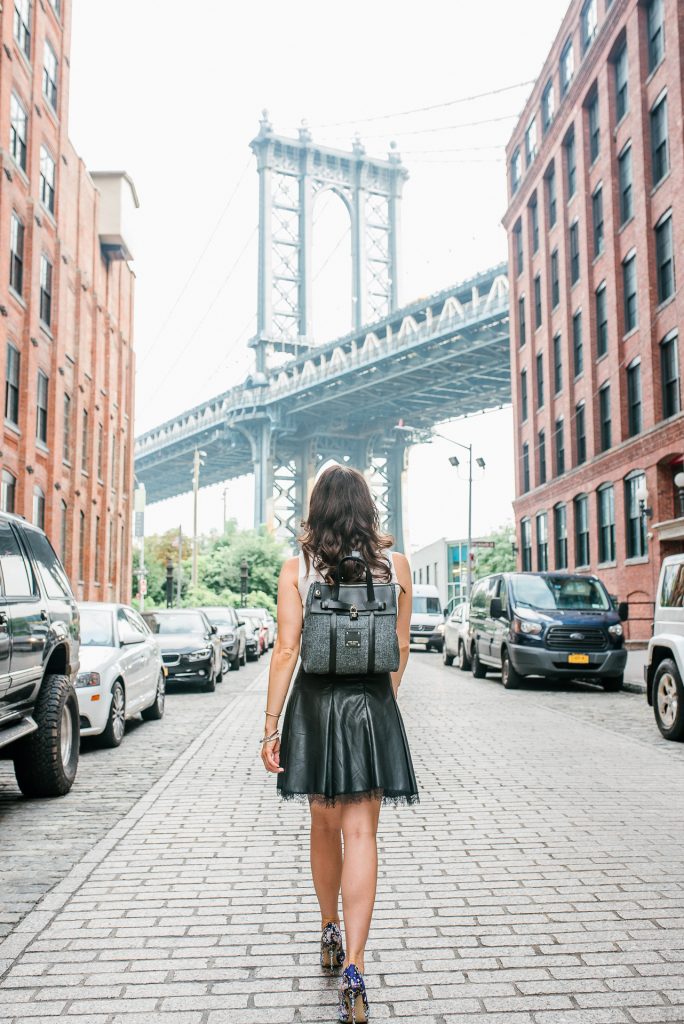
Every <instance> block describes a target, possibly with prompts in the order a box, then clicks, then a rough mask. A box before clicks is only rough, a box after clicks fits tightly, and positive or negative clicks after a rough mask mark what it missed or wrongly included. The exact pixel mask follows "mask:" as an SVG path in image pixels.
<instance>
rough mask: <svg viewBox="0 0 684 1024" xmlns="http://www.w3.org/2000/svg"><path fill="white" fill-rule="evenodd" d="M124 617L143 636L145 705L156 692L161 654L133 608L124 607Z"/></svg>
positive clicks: (147, 704) (148, 629)
mask: <svg viewBox="0 0 684 1024" xmlns="http://www.w3.org/2000/svg"><path fill="white" fill-rule="evenodd" d="M125 611H126V617H127V618H128V621H129V622H130V623H131V625H132V626H133V628H134V629H136V630H137V631H138V632H139V633H140V634H141V635H142V636H143V637H144V638H145V643H144V654H145V678H144V681H143V707H147V706H149V705H150V704H152V702H153V701H154V698H155V696H156V693H157V682H158V679H159V672H160V671H161V655H160V654H159V645H158V644H157V641H156V640H155V639H154V636H153V635H152V631H151V629H150V628H149V626H148V625H147V623H146V622H145V620H144V619H143V617H142V616H141V615H139V614H138V612H136V610H135V608H126V609H125Z"/></svg>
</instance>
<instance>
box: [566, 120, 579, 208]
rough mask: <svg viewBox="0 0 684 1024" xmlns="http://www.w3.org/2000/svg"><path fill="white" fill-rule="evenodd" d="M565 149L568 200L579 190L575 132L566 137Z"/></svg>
mask: <svg viewBox="0 0 684 1024" xmlns="http://www.w3.org/2000/svg"><path fill="white" fill-rule="evenodd" d="M563 145H564V148H565V176H566V179H567V186H568V199H570V198H571V197H572V196H574V194H575V189H576V188H577V153H576V149H575V133H574V131H572V132H570V134H569V135H568V136H567V137H566V139H565V142H564V143H563Z"/></svg>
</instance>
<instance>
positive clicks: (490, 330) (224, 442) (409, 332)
mask: <svg viewBox="0 0 684 1024" xmlns="http://www.w3.org/2000/svg"><path fill="white" fill-rule="evenodd" d="M251 148H252V150H253V152H254V155H255V157H256V162H257V170H258V174H259V256H258V297H257V330H256V334H255V336H254V338H252V340H251V341H250V342H249V344H250V346H252V347H253V348H254V350H255V371H254V372H253V373H252V374H251V375H250V376H248V377H247V379H246V380H245V381H244V383H243V384H241V385H239V386H237V387H233V388H231V389H230V390H228V391H225V392H223V393H222V394H220V395H217V396H216V397H215V398H211V399H209V400H208V401H205V402H202V403H201V404H200V405H197V406H195V407H194V408H192V409H188V410H187V411H186V412H184V413H182V414H181V415H179V416H175V417H173V418H172V419H170V420H168V421H167V422H165V423H162V424H161V425H160V426H158V427H155V428H154V429H153V430H149V431H147V433H145V434H142V435H141V436H140V437H138V438H137V439H136V444H135V473H136V477H137V479H138V481H139V482H142V483H144V484H145V488H146V493H147V499H148V501H150V502H156V501H161V500H163V499H164V498H170V497H173V496H175V495H178V494H182V493H184V492H186V491H189V490H190V486H191V476H192V466H193V458H194V453H195V450H196V449H198V448H199V449H203V450H204V451H205V452H206V453H207V460H206V466H205V467H204V468H203V471H202V484H203V485H210V484H215V483H221V482H223V481H226V480H229V479H231V478H235V477H238V476H242V475H244V474H246V473H254V477H255V504H254V524H255V526H259V525H262V524H265V525H266V526H267V527H269V528H271V529H274V530H276V531H277V532H278V533H279V534H280V535H281V536H283V537H287V538H288V539H289V540H290V541H291V542H292V543H293V544H294V542H295V538H296V536H297V533H298V528H299V523H300V521H301V519H302V517H303V516H304V515H305V514H306V509H307V506H308V496H309V494H310V491H311V488H312V486H313V482H314V479H315V476H316V472H317V470H318V468H319V467H320V465H321V464H322V463H323V462H326V461H328V460H329V459H335V460H337V461H338V462H342V463H345V464H347V465H351V466H355V467H356V468H357V469H359V470H361V471H362V472H363V473H365V474H366V476H367V479H368V481H369V483H370V485H371V489H372V491H373V494H374V497H375V500H376V502H377V505H378V509H379V511H380V516H381V521H382V524H383V526H384V528H386V529H387V530H389V532H390V533H392V534H393V535H394V537H395V538H396V545H395V546H396V548H397V549H398V550H403V538H404V489H405V477H406V466H407V454H408V447H409V446H410V444H411V443H413V442H416V441H421V440H426V439H428V438H429V436H430V431H431V429H432V428H433V427H434V425H435V424H437V423H439V422H441V421H444V420H448V419H452V418H454V417H457V416H463V415H466V414H471V413H475V412H480V411H484V410H487V409H492V408H495V407H497V406H500V405H502V404H504V403H506V402H508V401H510V393H511V383H510V369H509V366H510V359H509V329H508V328H509V324H508V315H509V313H508V280H507V277H506V266H505V265H501V266H497V267H494V268H493V269H490V270H487V271H485V272H483V273H480V274H476V275H475V276H474V277H472V278H470V279H469V280H467V281H463V282H461V283H460V284H456V285H454V286H453V287H451V288H446V289H444V290H443V291H440V292H437V293H436V294H434V295H429V296H427V297H424V298H420V299H417V300H416V301H415V302H411V303H409V304H408V305H404V306H400V305H399V295H398V281H399V267H398V263H399V257H400V252H399V208H400V203H401V194H402V188H403V184H404V182H405V180H406V178H407V176H408V174H407V171H406V168H405V167H404V166H403V164H402V162H401V159H400V157H399V154H398V153H397V152H396V150H395V149H394V148H391V149H390V153H389V155H388V158H387V159H386V160H380V159H375V158H372V157H369V156H368V155H367V154H366V152H365V150H364V148H363V146H362V145H361V143H360V142H358V141H357V142H355V143H354V145H353V148H352V150H351V152H345V151H342V150H337V149H330V148H327V147H323V146H318V145H316V144H315V142H314V141H313V140H312V137H311V134H310V132H309V131H308V129H307V128H305V127H303V128H301V129H300V131H299V136H298V138H296V139H293V138H289V137H284V136H279V135H276V134H274V131H273V128H272V126H271V124H270V122H269V120H268V116H267V114H266V113H265V112H264V115H263V117H262V120H261V123H260V130H259V134H258V135H257V137H256V138H255V139H254V140H253V141H252V143H251ZM326 190H332V191H334V192H335V193H336V194H337V195H338V196H339V197H340V198H341V199H342V201H343V203H344V205H345V207H346V209H347V211H348V214H349V220H350V225H351V239H352V245H351V258H352V268H351V269H352V295H351V306H352V310H353V328H352V330H351V331H350V332H349V333H348V334H346V335H344V336H343V337H340V338H335V339H333V340H325V341H321V340H319V339H316V338H313V337H312V336H311V324H312V224H313V208H314V205H315V203H316V202H317V200H318V198H319V197H320V195H321V193H323V192H325V191H326Z"/></svg>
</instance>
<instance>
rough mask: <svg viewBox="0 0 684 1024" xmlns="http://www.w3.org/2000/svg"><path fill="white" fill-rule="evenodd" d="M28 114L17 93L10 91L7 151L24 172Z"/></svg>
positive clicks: (26, 162)
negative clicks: (8, 143) (8, 142)
mask: <svg viewBox="0 0 684 1024" xmlns="http://www.w3.org/2000/svg"><path fill="white" fill-rule="evenodd" d="M28 132H29V115H28V110H27V109H26V107H25V106H24V104H23V102H22V100H21V98H20V96H19V94H18V93H17V92H16V91H15V90H14V89H13V90H12V92H11V93H10V145H9V151H10V156H11V157H12V160H13V161H14V163H15V164H16V166H17V167H18V168H19V169H20V170H21V171H22V172H23V173H24V174H26V173H27V172H26V168H27V164H28Z"/></svg>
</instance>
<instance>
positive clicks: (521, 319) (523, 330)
mask: <svg viewBox="0 0 684 1024" xmlns="http://www.w3.org/2000/svg"><path fill="white" fill-rule="evenodd" d="M518 334H519V336H520V344H521V345H524V344H525V342H526V341H527V321H526V319H525V296H524V295H521V296H520V298H519V299H518Z"/></svg>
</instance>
